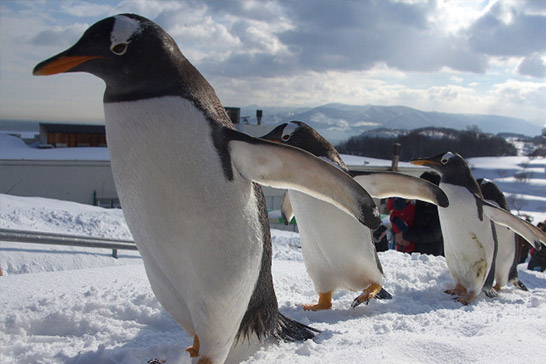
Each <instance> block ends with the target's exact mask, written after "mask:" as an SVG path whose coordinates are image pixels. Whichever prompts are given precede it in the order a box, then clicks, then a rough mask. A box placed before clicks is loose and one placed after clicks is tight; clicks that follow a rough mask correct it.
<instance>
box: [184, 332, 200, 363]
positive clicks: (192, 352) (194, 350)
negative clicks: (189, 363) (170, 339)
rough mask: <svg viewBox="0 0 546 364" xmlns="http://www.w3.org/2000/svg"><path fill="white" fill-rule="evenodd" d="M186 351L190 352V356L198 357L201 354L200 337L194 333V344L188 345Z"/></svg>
mask: <svg viewBox="0 0 546 364" xmlns="http://www.w3.org/2000/svg"><path fill="white" fill-rule="evenodd" d="M186 351H187V352H188V353H189V354H190V358H196V357H198V356H199V337H198V336H197V335H194V337H193V345H192V346H190V347H188V348H187V349H186Z"/></svg>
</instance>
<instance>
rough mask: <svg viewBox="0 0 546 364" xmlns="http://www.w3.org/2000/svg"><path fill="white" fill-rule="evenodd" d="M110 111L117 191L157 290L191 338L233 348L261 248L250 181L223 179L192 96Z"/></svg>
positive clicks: (113, 106) (116, 106) (132, 104)
mask: <svg viewBox="0 0 546 364" xmlns="http://www.w3.org/2000/svg"><path fill="white" fill-rule="evenodd" d="M173 105H174V106H175V109H174V110H173ZM104 108H105V115H106V131H107V138H108V144H109V151H110V155H111V162H112V169H113V173H114V179H115V182H116V188H117V190H118V193H119V196H120V200H121V204H122V208H123V212H124V214H125V217H126V219H127V223H128V225H129V228H130V230H131V233H132V235H133V237H134V239H135V241H136V243H137V246H138V249H139V251H140V253H141V254H142V257H143V259H144V264H145V267H146V272H147V275H148V277H149V280H150V283H151V286H152V289H153V290H154V293H155V294H156V296H157V297H158V299H159V301H160V302H161V304H162V305H163V306H164V307H165V309H166V310H167V311H168V312H169V313H170V314H171V315H172V316H173V317H174V318H175V319H176V320H177V321H178V323H179V324H180V325H181V326H182V327H183V328H184V329H185V330H186V331H187V332H188V333H189V334H195V333H199V336H200V339H202V341H203V342H207V341H209V342H210V341H211V342H215V341H216V342H218V341H219V340H225V342H222V344H223V345H224V346H225V345H231V341H232V340H233V336H234V335H235V333H236V331H237V329H238V327H239V324H240V321H241V319H242V316H243V314H244V312H245V311H246V308H247V306H248V302H249V299H250V296H251V294H252V291H253V288H254V285H255V282H256V279H257V276H258V272H259V268H260V259H261V254H262V239H263V238H262V236H263V233H262V226H261V224H260V222H259V220H258V213H259V211H258V208H257V204H256V199H255V196H254V193H253V189H252V185H251V183H250V182H249V181H248V180H244V179H242V178H241V177H240V176H239V175H238V174H237V173H235V177H234V181H232V182H229V181H227V180H226V177H225V176H224V174H223V170H222V166H221V163H220V158H219V156H218V155H217V152H216V149H215V148H214V146H213V144H212V139H211V136H210V131H211V128H210V126H209V124H208V122H207V121H206V120H205V119H204V118H203V117H202V116H201V113H199V112H198V111H197V110H196V109H195V108H194V107H193V106H192V105H191V103H189V102H188V101H186V100H183V99H181V98H178V97H164V98H161V99H153V100H151V101H150V100H144V101H136V102H122V103H113V104H105V106H104ZM226 333H229V335H227V336H226ZM205 334H206V335H209V336H212V337H208V338H207V337H202V336H201V335H205ZM230 335H231V336H230ZM215 336H216V337H215ZM228 341H229V342H228ZM203 349H205V350H206V348H203Z"/></svg>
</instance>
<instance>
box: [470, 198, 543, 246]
mask: <svg viewBox="0 0 546 364" xmlns="http://www.w3.org/2000/svg"><path fill="white" fill-rule="evenodd" d="M476 198H478V196H476ZM480 200H481V202H482V208H483V213H484V214H485V215H486V216H487V217H488V218H489V219H491V220H493V221H494V222H495V223H497V224H499V225H502V226H506V227H507V228H509V229H510V230H512V231H514V232H515V233H517V234H519V235H520V236H521V237H522V238H524V239H525V240H527V242H528V243H529V244H531V245H532V246H534V247H535V249H537V250H540V249H542V246H541V243H542V244H544V245H546V233H544V232H543V231H542V230H540V229H539V228H537V227H536V226H534V225H532V224H530V223H528V222H527V221H525V220H522V219H520V218H519V217H517V216H514V215H512V213H510V212H508V211H506V210H504V209H501V208H499V207H497V206H495V205H493V204H490V203H488V202H486V201H484V200H482V199H480Z"/></svg>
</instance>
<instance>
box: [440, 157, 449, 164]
mask: <svg viewBox="0 0 546 364" xmlns="http://www.w3.org/2000/svg"><path fill="white" fill-rule="evenodd" d="M448 160H449V159H447V158H442V161H441V162H442V164H447V161H448Z"/></svg>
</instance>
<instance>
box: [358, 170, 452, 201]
mask: <svg viewBox="0 0 546 364" xmlns="http://www.w3.org/2000/svg"><path fill="white" fill-rule="evenodd" d="M354 179H355V181H357V182H358V183H359V184H360V185H361V186H362V187H364V189H365V190H366V191H368V193H369V194H370V195H372V196H373V197H375V198H387V197H402V198H407V199H417V200H422V201H425V202H429V203H432V204H434V205H437V206H440V207H447V206H449V200H448V198H447V196H446V194H445V193H444V191H442V189H441V188H440V187H438V186H436V185H435V184H434V183H430V182H428V181H425V180H424V179H422V178H417V177H413V176H408V175H405V174H401V173H395V172H378V173H371V174H366V175H359V176H355V177H354Z"/></svg>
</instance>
